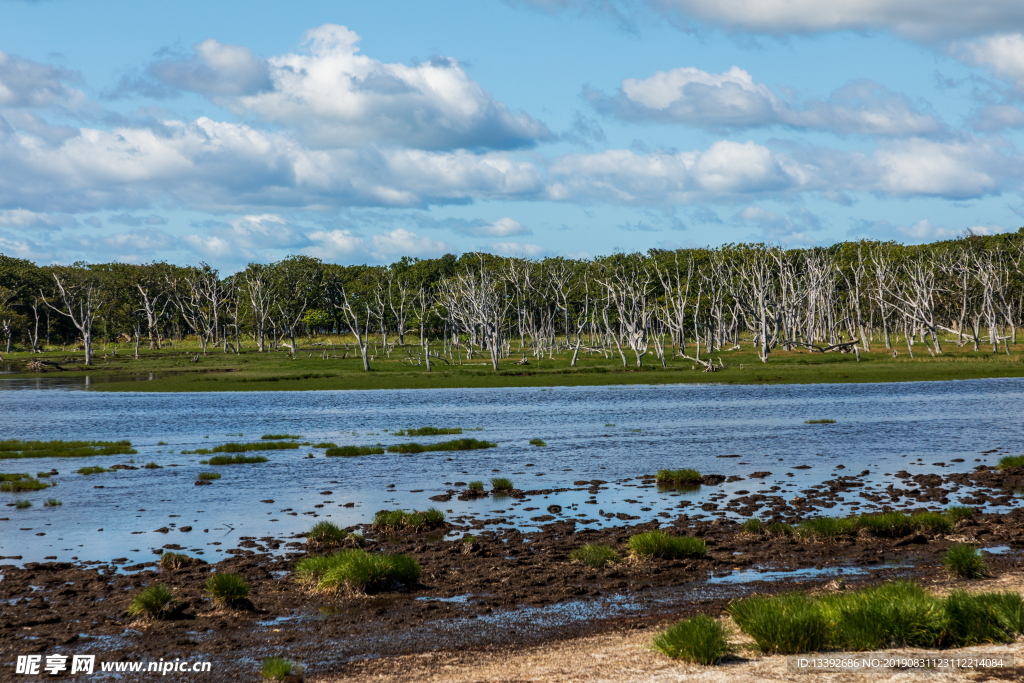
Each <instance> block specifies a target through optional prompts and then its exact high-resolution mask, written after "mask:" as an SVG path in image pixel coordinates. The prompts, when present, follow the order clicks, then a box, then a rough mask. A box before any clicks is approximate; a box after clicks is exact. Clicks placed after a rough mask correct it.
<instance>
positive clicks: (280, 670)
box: [260, 657, 302, 682]
mask: <svg viewBox="0 0 1024 683" xmlns="http://www.w3.org/2000/svg"><path fill="white" fill-rule="evenodd" d="M260 675H261V676H263V680H265V681H296V682H297V681H301V680H302V667H301V666H299V665H298V664H296V663H295V662H292V661H291V660H288V659H285V658H284V657H268V658H266V659H264V660H263V663H262V664H261V665H260Z"/></svg>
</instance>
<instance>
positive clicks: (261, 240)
mask: <svg viewBox="0 0 1024 683" xmlns="http://www.w3.org/2000/svg"><path fill="white" fill-rule="evenodd" d="M183 241H184V242H185V243H186V244H187V245H189V246H190V247H191V248H192V250H193V251H195V252H196V253H198V254H199V255H201V256H203V257H204V258H209V259H228V260H238V259H240V258H244V259H254V258H260V257H265V256H267V255H269V254H273V253H275V252H277V251H280V250H289V249H298V248H300V247H305V246H308V245H309V238H307V237H306V236H305V235H304V234H303V233H302V232H301V231H300V230H298V229H297V228H296V227H295V226H293V225H292V224H291V223H289V222H288V221H286V220H285V219H283V218H281V217H280V216H278V215H275V214H258V215H251V216H243V217H241V218H236V219H233V220H230V221H228V222H227V223H226V224H223V227H212V228H211V229H210V230H209V232H208V234H207V235H186V236H185V237H184V238H183Z"/></svg>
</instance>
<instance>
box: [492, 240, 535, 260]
mask: <svg viewBox="0 0 1024 683" xmlns="http://www.w3.org/2000/svg"><path fill="white" fill-rule="evenodd" d="M487 251H488V252H490V253H492V254H498V255H500V256H518V257H520V258H537V257H538V256H543V255H544V254H546V253H547V249H545V248H544V247H542V246H540V245H539V244H529V243H522V242H490V243H489V244H488V245H487Z"/></svg>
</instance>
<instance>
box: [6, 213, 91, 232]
mask: <svg viewBox="0 0 1024 683" xmlns="http://www.w3.org/2000/svg"><path fill="white" fill-rule="evenodd" d="M77 224H78V221H77V220H75V218H74V216H69V215H67V214H53V213H40V212H37V211H27V210H25V209H7V210H3V211H0V228H10V229H12V230H34V231H46V232H52V231H58V230H62V229H63V228H71V227H74V226H76V225H77Z"/></svg>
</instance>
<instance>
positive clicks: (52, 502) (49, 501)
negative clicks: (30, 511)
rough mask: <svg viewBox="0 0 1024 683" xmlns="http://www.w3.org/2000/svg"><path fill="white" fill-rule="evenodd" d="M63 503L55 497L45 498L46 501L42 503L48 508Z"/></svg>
mask: <svg viewBox="0 0 1024 683" xmlns="http://www.w3.org/2000/svg"><path fill="white" fill-rule="evenodd" d="M63 504H64V501H61V500H57V499H56V498H47V499H46V502H45V503H43V505H44V506H45V507H48V508H55V507H60V506H61V505H63Z"/></svg>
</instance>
